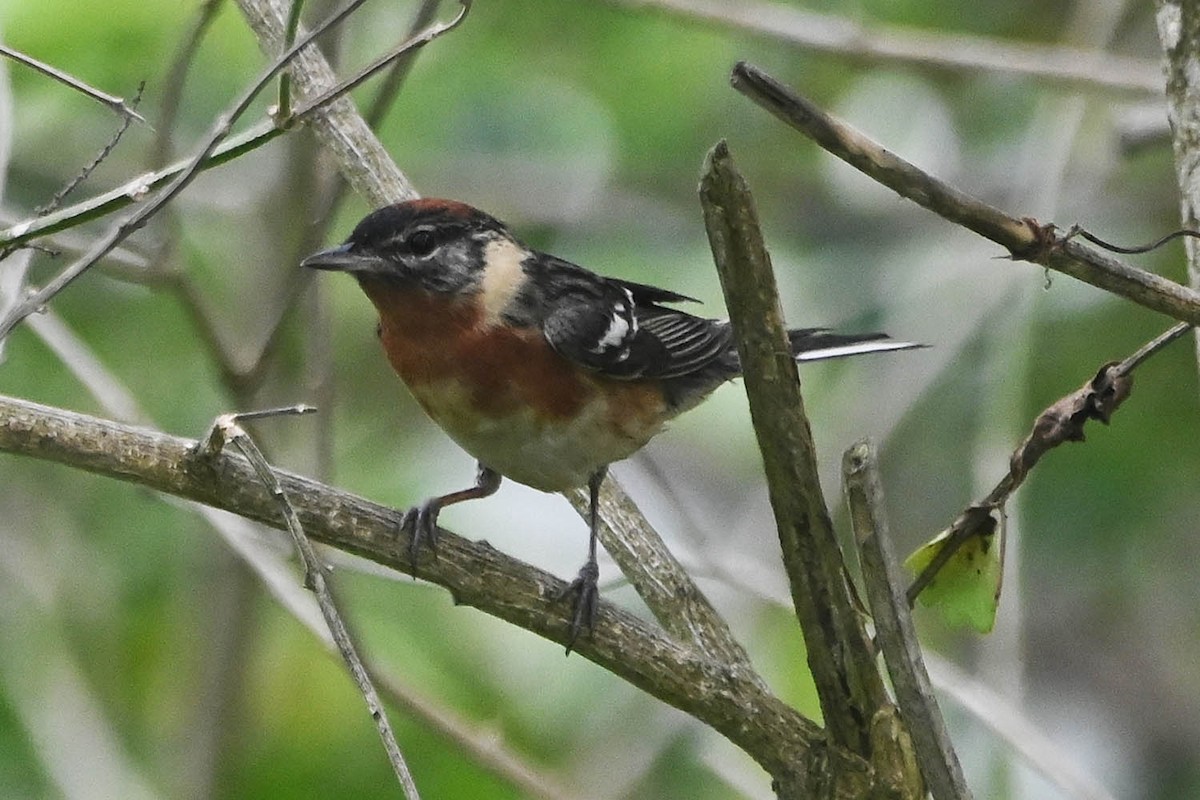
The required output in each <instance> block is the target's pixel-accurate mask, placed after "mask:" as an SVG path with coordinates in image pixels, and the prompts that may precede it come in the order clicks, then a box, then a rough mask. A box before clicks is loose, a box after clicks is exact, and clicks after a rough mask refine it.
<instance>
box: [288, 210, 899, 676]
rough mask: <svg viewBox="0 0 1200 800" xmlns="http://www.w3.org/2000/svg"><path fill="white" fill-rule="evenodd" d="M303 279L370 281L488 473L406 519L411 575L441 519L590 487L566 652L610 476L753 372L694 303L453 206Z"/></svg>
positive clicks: (415, 368)
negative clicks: (506, 498) (511, 489)
mask: <svg viewBox="0 0 1200 800" xmlns="http://www.w3.org/2000/svg"><path fill="white" fill-rule="evenodd" d="M301 266H303V267H307V268H311V269H317V270H328V271H335V272H345V273H349V274H350V275H352V276H353V277H354V278H355V279H356V280H357V281H358V284H359V286H360V287H361V289H362V291H363V292H364V293H365V294H366V296H367V298H368V299H369V300H370V302H371V303H372V304H373V305H374V306H375V309H376V310H377V312H378V314H379V324H378V327H377V335H378V337H379V340H380V342H381V343H382V345H383V350H384V352H385V353H386V355H387V358H388V361H389V362H390V363H391V366H392V368H393V369H394V370H395V372H396V373H397V374H398V375H399V377H400V378H401V380H402V381H403V382H404V383H405V385H406V386H407V387H408V390H409V392H410V393H411V394H412V396H413V397H414V398H415V399H416V401H417V403H418V404H419V405H420V406H421V408H422V409H423V410H424V411H425V413H426V414H427V415H428V416H429V417H430V418H431V419H432V420H433V421H434V422H435V423H437V425H438V426H440V427H441V428H442V430H443V431H445V432H446V433H447V434H448V435H449V436H450V438H451V439H453V440H454V441H455V442H456V443H457V444H458V445H459V446H460V447H462V449H463V450H465V451H466V452H467V453H469V454H470V455H471V456H472V457H474V458H475V460H476V461H477V462H478V468H477V471H476V476H475V483H474V485H472V486H470V487H468V488H465V489H461V490H459V491H455V492H450V493H448V494H443V495H440V496H436V497H432V498H429V499H428V500H425V501H424V502H422V503H420V504H418V505H417V506H414V507H413V508H411V509H408V510H407V511H406V512H404V514H403V516H402V517H401V519H400V523H399V524H400V528H401V530H409V529H410V528H411V537H410V539H409V548H408V557H409V563H410V566H411V567H412V569H413V570H414V571H415V568H416V563H417V558H418V555H419V552H420V548H421V546H422V545H423V544H425V543H428V545H429V546H430V548H431V549H432V548H433V547H434V546H435V545H436V541H437V535H438V534H437V531H438V528H437V521H438V515H439V513H440V512H441V511H442V509H444V508H446V507H447V506H450V505H453V504H456V503H461V502H463V501H466V500H473V499H478V498H484V497H487V496H489V495H491V494H494V493H495V492H496V491H497V490H498V489H499V487H500V484H501V481H502V479H503V478H505V477H506V478H509V479H511V480H514V481H516V482H518V483H522V484H525V485H526V486H531V487H533V488H535V489H539V490H541V491H544V492H563V491H567V490H571V489H575V488H578V487H581V486H584V485H586V486H587V487H588V494H589V500H590V508H589V514H588V525H589V538H588V550H587V560H586V562H585V563H584V565H583V567H582V568H581V569H580V570H579V574H578V575H577V576H576V577H575V579H574V580H573V581H572V582H571V583H570V584H569V585H568V586H567V587H566V589H565V590H563V592H562V593H561V594H560V596H559V600H562V599H565V598H566V597H568V596H573V597H574V601H573V606H572V610H571V615H570V623H569V629H568V631H567V653H568V654H569V653H570V652H571V649H572V648H573V647H574V646H575V643H576V641H577V639H578V637H579V636H580V634H581V633H582V631H583V630H584V629H587V630H588V631H589V633H590V632H591V630H592V629H593V627H594V624H595V620H596V613H597V607H598V603H599V588H598V580H599V566H598V564H597V560H596V546H597V529H598V525H599V519H598V514H597V502H598V497H599V492H600V486H601V483H602V482H603V480H604V478H605V475H606V474H607V472H608V467H609V465H610V464H612V463H614V462H617V461H620V460H622V459H624V458H627V457H629V456H630V455H632V454H633V453H635V452H637V451H638V450H639V449H641V448H642V447H643V446H644V445H645V444H646V443H647V442H649V441H650V439H651V438H653V437H654V436H655V435H656V434H658V433H659V432H660V431H661V430H662V429H663V427H664V425H665V424H666V423H667V422H668V421H669V420H671V419H673V418H674V417H677V416H678V415H680V414H682V413H684V412H685V411H688V410H689V409H692V408H694V407H695V406H696V405H698V404H699V403H700V402H701V401H703V400H704V399H705V398H707V397H708V396H709V395H710V394H711V393H712V392H713V391H714V390H715V389H716V388H717V387H718V386H720V385H721V384H723V383H725V382H726V381H729V380H731V379H733V378H736V377H738V376H739V375H740V374H741V364H740V361H739V358H738V353H737V349H736V346H735V343H734V337H733V330H732V328H731V327H730V323H729V322H728V321H724V320H716V319H709V318H706V317H702V316H696V315H693V314H690V313H687V312H686V311H682V310H679V309H678V308H676V306H677V305H678V304H680V303H689V302H697V301H695V300H694V299H693V298H691V297H688V296H686V295H683V294H679V293H677V292H674V291H671V290H669V289H661V288H658V287H655V286H650V285H647V284H643V283H635V282H633V281H628V280H623V279H620V278H612V277H605V276H602V275H599V274H597V273H595V272H592V271H590V270H588V269H585V268H584V267H581V266H578V265H576V264H574V263H571V262H570V261H566V260H564V259H561V258H558V257H557V256H554V255H551V254H549V253H544V252H541V251H538V250H535V249H533V248H531V247H529V246H528V245H526V244H525V243H524V242H523V241H522V240H521V239H520V238H518V237H517V236H516V235H515V234H514V233H513V232H512V230H511V229H510V228H509V226H508V225H506V224H505V223H503V222H501V221H499V220H498V219H496V218H495V217H493V216H491V215H489V214H487V213H485V212H483V211H480V210H479V209H476V208H474V207H472V206H470V205H467V204H466V203H462V202H459V201H455V200H444V199H436V198H420V199H415V200H407V201H404V202H399V203H395V204H393V205H388V206H384V207H382V208H379V209H377V210H375V211H373V212H371V213H369V214H368V215H367V216H365V217H364V218H363V219H362V220H361V221H360V222H359V223H358V224H357V225H356V226H355V228H354V230H353V232H352V233H351V234H350V236H349V238H348V239H346V240H345V242H343V243H342V244H339V245H337V246H334V247H330V248H327V249H324V250H321V251H319V252H316V253H314V254H312V255H310V256H308V257H307V258H305V259H304V260H303V261H302V262H301ZM788 337H789V340H790V344H791V351H792V354H793V356H794V357H795V358H796V359H797V360H798V361H814V360H821V359H829V358H838V357H844V356H852V355H858V354H862V353H872V352H882V351H889V350H908V349H912V348H916V347H921V346H922V345H919V344H916V343H913V342H903V341H896V340H893V339H891V338H889V337H888V336H887V335H886V334H883V333H866V334H838V333H833V332H831V331H830V330H828V329H825V328H800V329H795V330H791V331H789V332H788Z"/></svg>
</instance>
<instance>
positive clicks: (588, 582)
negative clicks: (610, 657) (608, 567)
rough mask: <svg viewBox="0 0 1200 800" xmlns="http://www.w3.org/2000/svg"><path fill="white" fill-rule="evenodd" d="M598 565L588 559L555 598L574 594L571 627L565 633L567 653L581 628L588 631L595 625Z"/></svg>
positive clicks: (559, 598)
mask: <svg viewBox="0 0 1200 800" xmlns="http://www.w3.org/2000/svg"><path fill="white" fill-rule="evenodd" d="M599 581H600V566H599V565H598V564H597V563H596V562H595V561H592V560H589V561H588V562H587V563H586V564H584V565H583V568H582V569H580V570H579V575H578V576H576V578H575V580H573V581H571V582H570V583H569V584H567V587H566V588H565V589H563V590H562V591H561V592H559V594H558V597H556V598H555V599H556V600H562V599H563V598H565V597H566V596H567V595H571V594H573V595H575V603H574V605H573V606H572V611H571V627H570V630H569V632H568V635H567V655H571V649H572V648H573V647H575V642H576V640H577V639H579V634H581V633H583V629H584V628H587V630H588V633H591V632H592V629H593V628H595V626H596V610H597V609H598V608H599V606H600V586H599Z"/></svg>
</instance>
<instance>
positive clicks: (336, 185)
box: [313, 0, 440, 241]
mask: <svg viewBox="0 0 1200 800" xmlns="http://www.w3.org/2000/svg"><path fill="white" fill-rule="evenodd" d="M439 2H440V0H423V2H422V3H421V5H420V6H419V7H418V8H417V13H416V14H415V15H414V16H413V20H412V23H411V24H410V25H409V26H408V38H412V37H413V36H416V35H417V34H418V33H419V32H420V31H421V29H422V28H424V27H425V26H427V25H429V24H430V23H431V22H432V21H433V19H434V15H435V14H437V8H438V5H439ZM419 52H420V51H419V50H414V51H412V52H410V53H406V54H404V55H403V56H401V57H400V58H397V59H396V60H395V61H393V62H392V68H391V69H390V70H388V72H387V74H386V75H384V76H383V81H382V82H381V84H380V86H379V90H378V91H377V92H376V93H375V97H373V98H372V99H371V106H370V108H368V109H367V111H366V113H365V114H364V115H363V119H364V120H365V121H366V123H367V125H368V126H369V127H370V128H372V129H374V128H377V127H379V125H380V123H382V122H383V118H384V116H386V115H387V112H388V109H390V108H391V107H392V103H393V102H395V100H396V97H397V96H399V94H400V90H401V89H402V88H403V87H404V81H405V79H407V77H408V73H409V72H410V71H411V70H412V66H413V64H414V63H416V58H417V54H418V53H419ZM349 187H350V184H349V183H347V182H346V180H345V179H344V178H339V179H338V180H336V181H334V182H333V186H332V187H331V188H330V190H329V196H328V200H327V201H326V203H325V206H324V208H323V209H322V210H321V212H320V213H318V214H316V215H315V216H316V219H317V220H318V222H317V225H316V230H315V231H314V233H313V236H314V238H316V239H317V240H319V241H324V239H325V234H326V233H327V232H328V226H329V225H330V224H331V223H332V222H333V220H334V219H335V218H336V216H337V210H338V209H339V208H341V205H342V202H343V201H344V200H345V199H346V190H347V189H349Z"/></svg>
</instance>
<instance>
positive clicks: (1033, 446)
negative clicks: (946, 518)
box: [907, 323, 1192, 607]
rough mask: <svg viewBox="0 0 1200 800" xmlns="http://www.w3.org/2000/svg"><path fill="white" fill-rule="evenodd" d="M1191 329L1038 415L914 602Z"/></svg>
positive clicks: (960, 523)
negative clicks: (1138, 374)
mask: <svg viewBox="0 0 1200 800" xmlns="http://www.w3.org/2000/svg"><path fill="white" fill-rule="evenodd" d="M1191 329H1192V326H1191V325H1189V324H1187V323H1180V324H1178V325H1174V326H1172V327H1171V328H1170V329H1168V330H1167V331H1166V332H1165V333H1163V334H1161V335H1159V336H1156V337H1155V338H1154V339H1152V340H1150V341H1149V342H1147V343H1146V344H1144V345H1142V346H1141V347H1139V348H1138V349H1137V350H1136V351H1135V352H1134V353H1133V354H1132V355H1130V356H1129V357H1128V358H1126V359H1124V360H1123V361H1114V362H1109V363H1107V364H1104V365H1102V366H1101V367H1100V368H1099V369H1098V370H1097V372H1096V374H1095V376H1094V377H1092V378H1091V379H1089V380H1088V382H1087V383H1085V384H1084V385H1083V386H1082V387H1080V388H1079V389H1077V390H1075V391H1074V392H1071V393H1070V394H1068V395H1065V396H1063V397H1061V398H1059V399H1058V400H1056V401H1055V402H1054V403H1052V404H1051V405H1050V406H1048V407H1047V408H1046V409H1045V410H1044V411H1042V413H1041V414H1039V415H1038V417H1037V419H1036V420H1034V423H1033V428H1032V429H1031V430H1030V432H1029V435H1028V436H1026V437H1025V439H1024V440H1023V441H1022V442H1021V444H1020V445H1018V446H1017V449H1016V450H1014V451H1013V454H1012V456H1010V457H1009V466H1008V472H1006V473H1005V475H1004V477H1003V478H1001V479H1000V481H999V482H998V483H997V484H996V486H995V487H994V488H993V489H992V490H991V491H990V492H988V494H987V496H986V497H984V498H983V499H982V500H980V501H979V502H977V503H974V504H973V505H970V506H968V507H967V508H966V509H964V510H963V512H962V514H960V515H959V516H958V518H957V519H955V520H954V523H953V524H952V525H951V526H950V529H949V530H948V531H947V533H946V537H945V541H944V542H943V544H942V545H941V547H940V548H939V549H938V551H937V553H935V554H934V556H933V558H932V559H931V560H930V561H929V563H928V564H927V565H926V566H925V568H924V569H922V570H921V572H920V574H919V575H917V577H916V578H915V579H914V580H913V582H912V584H911V585H910V586H909V587H908V592H907V597H908V604H909V606H910V607H911V606H912V605H913V604H914V603H915V602H916V600H917V597H918V596H919V595H920V594H921V592H922V591H923V590H924V589H925V587H927V586H928V585H929V584H930V583H931V582H932V581H933V579H934V578H935V577H937V574H938V573H939V572H940V571H941V569H942V567H944V566H945V565H946V564H947V562H949V561H950V559H951V558H952V557H953V556H954V554H955V553H957V552H958V550H959V549H960V548H961V547H962V546H963V545H964V544H965V543H966V542H968V541H969V540H970V539H971V538H973V537H975V536H986V535H990V534H991V533H993V532H994V530H995V526H996V517H995V512H997V511H1002V510H1003V507H1004V504H1005V503H1006V502H1007V501H1008V498H1009V496H1010V495H1012V493H1013V492H1015V491H1016V490H1017V489H1018V488H1019V487H1020V485H1021V484H1022V483H1023V482H1024V481H1025V478H1026V477H1027V476H1028V475H1029V471H1030V470H1031V469H1033V467H1034V465H1035V464H1037V462H1038V461H1039V460H1040V459H1041V457H1042V456H1044V455H1045V454H1046V453H1047V452H1049V451H1050V450H1052V449H1054V448H1055V447H1058V446H1059V445H1061V444H1064V443H1066V442H1082V441H1083V440H1084V432H1083V429H1084V425H1085V424H1086V423H1087V421H1088V420H1091V419H1096V420H1100V421H1101V422H1103V423H1104V424H1106V425H1107V424H1108V421H1109V419H1111V417H1112V414H1113V413H1114V412H1115V411H1116V410H1117V408H1118V407H1119V406H1120V405H1121V403H1123V402H1124V401H1125V399H1126V398H1127V397H1128V396H1129V393H1130V392H1131V391H1132V389H1133V378H1132V377H1131V373H1132V372H1133V370H1134V369H1136V368H1137V367H1138V366H1139V365H1141V364H1142V363H1144V362H1145V361H1146V359H1148V358H1150V356H1152V355H1154V354H1155V353H1157V352H1159V351H1160V350H1162V349H1163V348H1164V347H1166V346H1167V345H1168V344H1170V343H1171V342H1173V341H1175V340H1176V339H1178V338H1180V337H1181V336H1183V335H1184V334H1186V333H1187V332H1188V331H1189V330H1191Z"/></svg>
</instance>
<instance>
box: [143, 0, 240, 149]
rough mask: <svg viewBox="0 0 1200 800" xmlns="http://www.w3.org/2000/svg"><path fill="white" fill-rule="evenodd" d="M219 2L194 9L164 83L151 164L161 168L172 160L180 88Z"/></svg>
mask: <svg viewBox="0 0 1200 800" xmlns="http://www.w3.org/2000/svg"><path fill="white" fill-rule="evenodd" d="M221 2H222V0H204V2H202V3H201V4H200V6H199V7H198V8H197V9H196V16H195V18H194V19H193V20H192V27H191V28H190V29H189V30H188V32H187V34H186V35H184V36H183V37H182V39H181V40H180V44H179V47H178V49H177V50H176V52H175V58H174V59H172V61H171V67H170V69H168V70H167V76H166V78H165V79H164V80H163V89H162V106H161V107H160V108H159V113H158V121H157V122H158V124H157V125H156V126H155V136H154V148H153V154H154V155H153V157H152V160H151V164H153V165H154V166H155V167H161V166H163V165H164V164H166V163H167V159H169V158H170V157H171V135H172V133H174V131H175V122H176V120H177V119H178V118H179V109H180V107H181V103H182V100H183V87H184V83H185V82H186V81H187V74H188V70H189V69H191V66H192V63H193V61H194V60H195V58H196V53H198V52H199V51H200V43H201V42H202V41H203V40H204V35H205V34H206V33H208V30H209V28H210V27H211V26H212V23H213V20H215V19H216V18H217V12H218V11H219V10H220V9H221Z"/></svg>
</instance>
